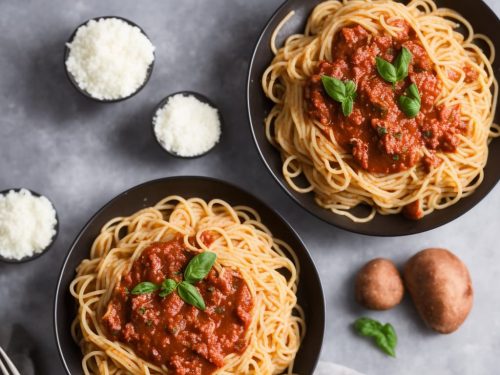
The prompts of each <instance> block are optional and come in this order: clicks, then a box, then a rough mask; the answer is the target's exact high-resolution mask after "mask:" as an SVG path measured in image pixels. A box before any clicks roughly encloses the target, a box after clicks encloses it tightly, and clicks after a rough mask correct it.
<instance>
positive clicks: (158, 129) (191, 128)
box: [154, 94, 221, 157]
mask: <svg viewBox="0 0 500 375" xmlns="http://www.w3.org/2000/svg"><path fill="white" fill-rule="evenodd" d="M154 131H155V135H156V138H157V139H158V141H159V142H160V144H161V145H162V146H163V147H164V148H165V149H166V150H167V151H169V152H170V153H172V154H174V155H177V156H181V157H193V156H198V155H201V154H204V153H205V152H207V151H209V150H210V149H211V148H212V147H214V146H215V145H216V144H217V142H219V139H220V135H221V123H220V119H219V114H218V111H217V109H215V108H213V107H211V106H210V105H208V104H206V103H203V102H201V101H199V100H198V99H197V98H195V97H194V96H192V95H188V96H184V95H183V94H177V95H174V96H173V97H171V98H169V99H168V101H167V104H166V105H165V106H163V107H162V108H161V109H160V110H158V112H157V113H156V115H155V118H154Z"/></svg>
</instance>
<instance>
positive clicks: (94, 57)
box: [66, 18, 155, 100]
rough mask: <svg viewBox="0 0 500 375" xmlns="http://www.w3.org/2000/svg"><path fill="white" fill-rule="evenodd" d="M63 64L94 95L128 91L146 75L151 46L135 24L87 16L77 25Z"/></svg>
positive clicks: (109, 95) (112, 96) (115, 95)
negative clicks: (86, 20)
mask: <svg viewBox="0 0 500 375" xmlns="http://www.w3.org/2000/svg"><path fill="white" fill-rule="evenodd" d="M67 46H68V48H69V49H70V53H69V56H68V59H67V60H66V67H67V69H68V71H69V72H70V73H71V74H72V75H73V77H74V78H75V80H76V82H77V83H78V86H79V87H80V88H81V89H83V90H85V91H86V92H88V93H89V94H90V95H91V96H93V97H94V98H97V99H100V100H103V99H107V100H112V99H119V98H124V97H127V96H130V95H132V94H133V93H134V92H136V91H137V89H139V87H140V86H141V85H142V84H143V83H144V81H145V80H146V78H147V74H148V69H149V66H150V65H151V63H152V62H153V60H154V54H153V52H154V49H155V48H154V46H153V45H152V44H151V42H150V41H149V39H148V38H147V37H146V36H145V35H144V34H143V33H142V32H141V30H140V29H139V28H138V27H135V26H132V25H130V24H128V23H126V22H125V21H123V20H120V19H118V18H105V19H104V18H103V19H99V20H98V21H95V20H90V21H89V22H87V23H86V24H85V25H83V26H81V27H79V28H78V30H77V31H76V34H75V37H74V38H73V41H72V42H71V43H68V44H67Z"/></svg>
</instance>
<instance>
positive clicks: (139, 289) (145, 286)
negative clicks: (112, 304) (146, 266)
mask: <svg viewBox="0 0 500 375" xmlns="http://www.w3.org/2000/svg"><path fill="white" fill-rule="evenodd" d="M159 288H160V287H159V286H158V285H156V284H154V283H150V282H149V281H145V282H143V283H139V284H137V285H136V286H135V287H134V289H132V291H131V292H130V293H132V294H147V293H153V292H154V291H156V290H158V289H159Z"/></svg>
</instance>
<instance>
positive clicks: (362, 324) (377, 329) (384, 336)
mask: <svg viewBox="0 0 500 375" xmlns="http://www.w3.org/2000/svg"><path fill="white" fill-rule="evenodd" d="M354 328H355V329H356V332H358V333H359V334H360V335H361V336H365V337H373V339H374V340H375V343H376V344H377V346H378V347H379V348H380V349H382V350H383V351H384V352H385V353H386V354H387V355H390V356H391V357H395V356H396V345H397V343H398V336H397V335H396V331H395V330H394V327H393V326H392V325H391V324H390V323H386V324H382V323H380V322H378V321H376V320H373V319H370V318H359V319H358V320H356V321H355V322H354Z"/></svg>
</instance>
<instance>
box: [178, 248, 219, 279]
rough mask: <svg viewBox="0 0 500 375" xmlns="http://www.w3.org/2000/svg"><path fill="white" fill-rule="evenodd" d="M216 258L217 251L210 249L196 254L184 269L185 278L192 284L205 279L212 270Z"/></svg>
mask: <svg viewBox="0 0 500 375" xmlns="http://www.w3.org/2000/svg"><path fill="white" fill-rule="evenodd" d="M216 258H217V255H215V253H211V252H208V251H206V252H204V253H201V254H198V255H197V256H195V257H194V258H193V259H191V261H190V262H189V264H188V266H187V267H186V270H185V271H184V280H186V281H187V282H188V283H191V284H194V283H196V282H198V281H200V280H203V279H204V278H205V277H206V276H207V275H208V273H209V272H210V269H211V268H212V266H213V265H214V263H215V259H216Z"/></svg>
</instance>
